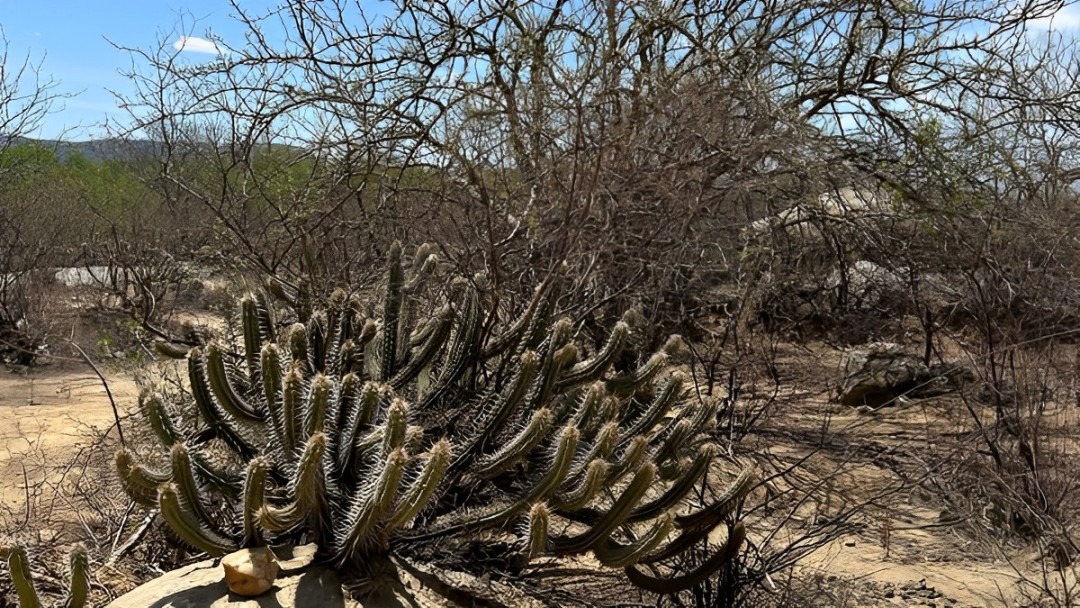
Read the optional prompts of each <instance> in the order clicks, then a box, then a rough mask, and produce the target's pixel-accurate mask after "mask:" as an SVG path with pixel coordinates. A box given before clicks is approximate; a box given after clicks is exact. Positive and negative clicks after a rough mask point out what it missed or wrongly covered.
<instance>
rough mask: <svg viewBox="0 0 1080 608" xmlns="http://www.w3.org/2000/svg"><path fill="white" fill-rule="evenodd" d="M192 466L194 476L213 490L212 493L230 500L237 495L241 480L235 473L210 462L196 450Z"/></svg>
mask: <svg viewBox="0 0 1080 608" xmlns="http://www.w3.org/2000/svg"><path fill="white" fill-rule="evenodd" d="M192 466H193V467H194V470H195V476H196V477H198V479H199V480H200V481H201V482H202V483H203V484H204V485H208V486H210V487H212V488H214V491H216V492H218V493H220V494H223V495H225V496H226V497H227V498H229V499H230V500H231V499H234V498H236V497H237V496H238V495H239V493H240V490H241V479H240V477H239V476H238V475H237V474H236V473H234V472H232V471H229V470H228V469H227V468H225V467H221V466H218V465H216V464H214V463H212V462H210V459H209V458H207V457H206V455H204V454H202V453H201V452H199V451H198V450H196V451H195V454H194V457H193V458H192Z"/></svg>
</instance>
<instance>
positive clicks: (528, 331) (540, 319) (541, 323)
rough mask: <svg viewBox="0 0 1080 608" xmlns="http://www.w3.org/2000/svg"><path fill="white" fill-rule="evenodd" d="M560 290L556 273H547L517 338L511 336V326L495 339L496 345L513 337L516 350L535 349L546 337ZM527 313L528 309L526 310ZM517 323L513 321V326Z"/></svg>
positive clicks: (560, 284)
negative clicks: (533, 308) (534, 304)
mask: <svg viewBox="0 0 1080 608" xmlns="http://www.w3.org/2000/svg"><path fill="white" fill-rule="evenodd" d="M561 290H562V281H561V280H560V279H559V277H558V276H556V275H554V274H553V275H549V276H548V277H547V278H546V279H545V280H544V283H541V286H540V289H539V290H538V291H537V294H536V297H537V299H536V309H535V310H534V311H533V313H532V315H531V317H530V318H528V319H527V323H526V325H525V327H524V330H523V331H522V332H521V335H520V337H519V338H512V334H511V331H512V330H513V329H514V327H511V331H507V332H506V334H504V335H505V336H506V337H501V338H500V339H499V340H498V341H496V344H495V345H496V346H501V344H499V342H500V341H507V340H510V339H515V340H516V341H517V344H518V350H519V351H522V350H525V349H530V348H531V349H536V348H537V347H539V346H540V344H541V343H542V342H543V341H544V339H545V338H546V337H547V334H548V330H549V324H550V323H551V318H552V316H554V314H555V308H556V304H557V302H558V299H559V295H560V293H561ZM526 314H528V311H526ZM516 325H517V324H516V323H515V326H516Z"/></svg>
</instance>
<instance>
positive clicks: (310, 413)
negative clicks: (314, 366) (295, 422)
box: [297, 374, 334, 442]
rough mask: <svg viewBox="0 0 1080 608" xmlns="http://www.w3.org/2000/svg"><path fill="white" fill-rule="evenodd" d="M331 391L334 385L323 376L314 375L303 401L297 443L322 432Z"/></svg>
mask: <svg viewBox="0 0 1080 608" xmlns="http://www.w3.org/2000/svg"><path fill="white" fill-rule="evenodd" d="M333 390H334V385H333V383H332V382H330V379H329V378H327V377H326V376H325V375H323V374H316V375H315V379H314V380H312V381H311V388H310V389H308V396H307V399H305V400H304V424H303V426H302V427H301V434H300V436H299V437H298V438H297V439H298V440H299V441H302V442H306V441H307V440H308V437H311V436H312V435H314V434H315V433H320V432H322V431H323V430H324V427H325V426H326V415H327V410H328V409H329V407H330V393H331V391H333Z"/></svg>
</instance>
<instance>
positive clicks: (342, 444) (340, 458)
mask: <svg viewBox="0 0 1080 608" xmlns="http://www.w3.org/2000/svg"><path fill="white" fill-rule="evenodd" d="M350 378H351V379H350ZM345 379H346V380H348V386H353V385H355V384H356V383H359V377H358V376H356V375H355V374H349V375H348V376H346V377H345ZM342 384H343V385H345V384H346V382H345V380H343V381H342ZM380 395H381V391H380V389H379V385H377V384H375V383H374V382H366V383H364V385H363V386H362V387H360V389H359V394H358V395H357V396H356V397H355V398H352V399H350V400H349V404H348V407H347V411H346V413H345V421H344V423H343V424H342V425H341V427H340V428H339V431H338V441H337V445H336V448H337V468H338V472H339V474H342V475H345V474H347V473H349V472H351V470H352V466H353V463H354V462H356V461H355V455H356V439H357V436H358V435H359V434H360V430H361V429H362V428H364V427H367V426H370V425H371V423H372V422H373V421H374V419H375V413H376V411H377V410H378V406H379V397H380Z"/></svg>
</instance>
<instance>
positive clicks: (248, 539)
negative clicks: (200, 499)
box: [241, 456, 269, 547]
mask: <svg viewBox="0 0 1080 608" xmlns="http://www.w3.org/2000/svg"><path fill="white" fill-rule="evenodd" d="M268 469H269V466H268V463H267V461H266V459H265V458H263V457H261V456H260V457H258V458H254V459H252V460H251V462H249V463H248V466H247V472H246V473H245V475H244V500H243V503H242V505H241V508H242V509H243V510H244V539H243V541H242V543H241V544H242V545H243V546H245V547H252V546H262V545H265V544H266V539H265V538H263V534H262V530H261V529H260V528H259V525H258V524H259V519H258V517H259V511H261V510H262V507H263V501H264V500H265V497H266V473H267V471H268Z"/></svg>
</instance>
